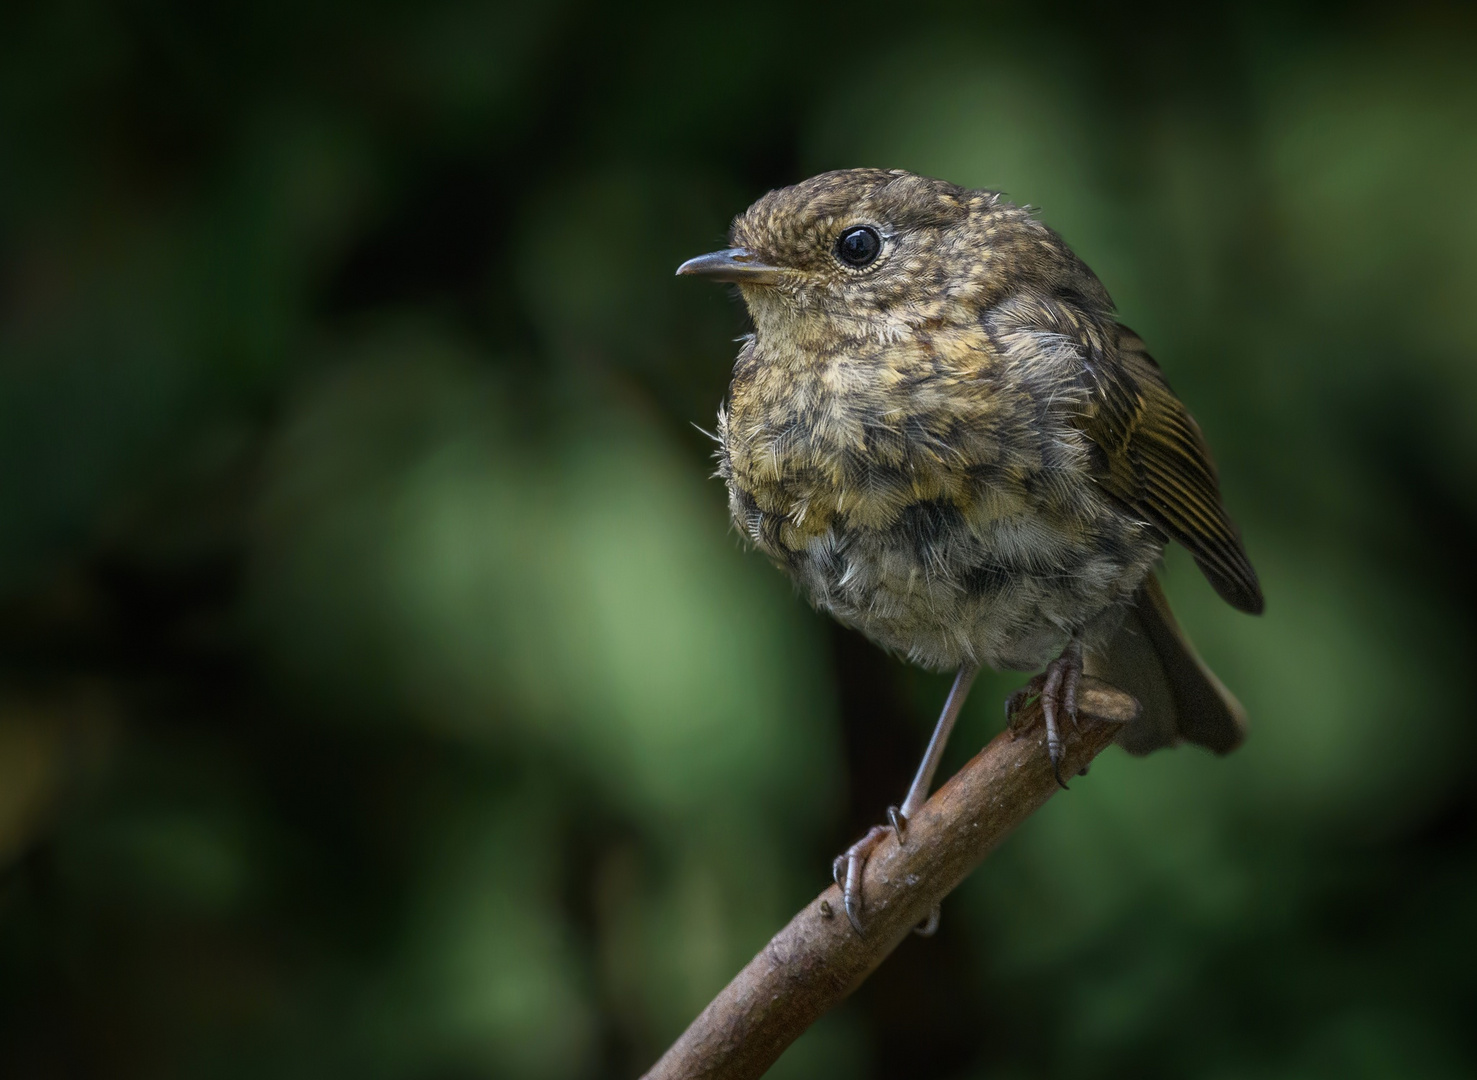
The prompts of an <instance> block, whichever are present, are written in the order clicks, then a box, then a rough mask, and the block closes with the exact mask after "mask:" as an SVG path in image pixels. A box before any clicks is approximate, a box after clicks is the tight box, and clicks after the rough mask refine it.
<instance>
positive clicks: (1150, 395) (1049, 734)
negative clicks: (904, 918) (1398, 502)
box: [677, 169, 1262, 932]
mask: <svg viewBox="0 0 1477 1080" xmlns="http://www.w3.org/2000/svg"><path fill="white" fill-rule="evenodd" d="M730 239H731V243H732V245H733V246H732V247H729V248H727V249H725V250H723V251H715V252H713V253H712V254H709V255H702V256H699V257H698V258H695V259H691V260H689V261H688V262H685V263H683V264H682V266H681V267H680V268H679V269H678V271H677V273H678V274H685V275H693V276H698V277H706V278H711V279H713V280H716V281H725V282H733V283H735V284H737V285H738V287H739V291H740V292H741V293H742V295H743V299H744V303H745V304H746V305H747V307H748V310H749V314H750V316H751V317H752V320H753V324H754V332H753V333H752V334H750V335H748V336H747V337H746V338H745V339H744V340H743V347H742V348H741V349H740V351H739V355H738V360H737V362H736V364H735V366H734V372H733V382H732V385H731V387H730V390H729V397H728V401H727V403H726V405H725V406H724V408H723V409H722V410H720V412H719V415H718V439H719V443H720V447H719V453H718V457H719V472H720V475H721V476H722V477H723V478H724V480H725V481H726V482H727V485H728V495H729V508H730V511H731V513H732V515H733V520H734V521H735V523H736V524H737V526H738V528H739V529H740V530H741V531H742V532H743V534H744V536H746V537H747V538H748V539H749V540H751V541H752V542H753V543H754V544H755V545H756V546H757V547H759V548H760V549H761V550H762V551H763V552H764V553H765V554H766V555H768V556H769V557H770V558H771V559H772V560H773V561H774V562H775V563H776V564H777V565H778V566H779V567H780V568H781V569H783V570H784V571H786V572H787V573H788V574H789V575H790V576H791V577H792V578H793V579H794V580H795V581H796V582H797V583H798V585H799V586H800V588H801V590H802V591H803V592H804V593H805V595H806V596H807V597H808V598H809V600H810V601H811V603H813V604H814V605H815V606H816V607H817V608H819V609H821V610H823V611H826V612H829V613H830V614H831V615H832V616H834V617H835V618H837V619H838V620H840V621H841V622H842V623H844V624H845V625H847V626H850V627H854V628H856V629H857V630H860V631H861V632H862V633H863V634H865V635H866V636H867V637H868V638H870V639H871V640H872V641H874V642H876V643H877V644H878V645H880V646H882V647H883V648H884V649H887V650H890V651H893V652H895V653H898V654H900V655H902V656H905V657H907V658H908V659H909V660H910V661H912V662H914V663H916V664H920V665H922V666H923V667H926V668H929V669H931V670H950V671H955V672H957V675H956V677H955V680H954V685H953V689H952V690H951V691H950V693H949V696H948V699H947V701H946V703H945V705H944V708H943V712H942V714H941V715H940V717H939V720H938V724H937V726H936V728H935V730H934V733H933V737H932V739H931V740H930V742H929V745H928V748H927V750H926V752H925V753H924V757H923V761H922V763H921V764H920V765H919V768H918V772H917V774H916V776H915V777H914V780H913V783H912V786H911V787H910V789H909V790H908V793H907V796H906V797H905V798H904V800H903V802H902V805H901V807H900V808H889V812H888V817H889V824H888V825H887V826H878V827H877V828H874V829H873V830H871V832H869V833H868V834H867V836H866V837H864V838H863V839H862V840H860V841H858V842H857V843H856V844H855V845H853V846H852V847H851V848H850V849H849V850H848V851H847V852H846V853H844V854H843V855H841V856H839V857H838V858H837V860H836V867H835V876H836V879H837V882H838V884H840V885H841V886H842V889H843V893H844V898H845V906H846V912H847V915H848V917H849V918H850V919H851V921H852V924H853V925H854V926H855V927H856V928H857V930H858V932H860V930H861V904H862V897H861V872H862V868H863V866H864V864H865V861H866V858H867V855H868V854H869V853H870V852H871V851H872V850H873V849H874V848H875V847H876V845H877V844H878V843H879V842H880V841H881V840H882V839H883V838H884V837H885V836H886V834H887V831H888V830H889V829H893V830H896V831H897V832H898V834H899V838H900V839H901V836H902V831H903V829H904V828H905V825H906V822H907V819H908V817H909V816H911V815H912V814H914V813H915V812H916V811H917V809H918V808H919V807H920V806H921V805H922V804H923V802H924V801H925V800H926V799H927V797H928V793H929V788H930V785H931V783H932V781H933V775H934V771H935V769H936V768H937V766H938V762H939V758H940V756H941V755H942V753H943V748H944V743H945V741H946V740H947V738H948V735H949V731H950V729H951V728H952V727H953V724H954V721H955V719H956V718H957V716H958V714H959V709H960V707H961V706H962V705H963V703H964V699H965V696H966V695H967V694H968V692H969V686H970V683H971V681H972V680H973V678H974V676H975V673H976V672H977V671H978V670H979V667H980V665H982V664H987V665H989V666H990V667H992V668H995V669H1009V670H1019V671H1034V670H1038V669H1044V670H1042V672H1041V674H1039V675H1037V676H1036V677H1035V678H1034V679H1033V680H1031V682H1029V683H1027V685H1026V686H1025V687H1023V688H1022V689H1021V690H1020V691H1017V693H1016V694H1014V695H1012V697H1011V699H1010V701H1009V702H1007V706H1006V710H1007V715H1008V716H1009V717H1010V718H1011V720H1012V722H1014V717H1015V714H1016V711H1017V709H1018V708H1019V706H1020V705H1021V704H1022V703H1023V702H1024V701H1026V700H1028V698H1029V696H1030V695H1033V694H1039V695H1040V697H1041V705H1042V713H1043V715H1044V720H1045V727H1046V744H1047V751H1048V753H1049V755H1050V758H1051V762H1052V766H1053V769H1054V770H1056V774H1057V781H1058V783H1060V782H1061V772H1060V763H1061V754H1062V736H1061V731H1062V720H1063V718H1064V717H1065V718H1067V719H1070V720H1072V721H1073V722H1075V720H1076V711H1077V689H1078V684H1079V681H1080V679H1081V677H1082V674H1083V672H1084V671H1088V672H1091V673H1094V674H1102V675H1103V676H1104V677H1106V678H1108V679H1109V680H1110V681H1112V682H1114V683H1116V684H1117V685H1119V686H1122V687H1123V688H1124V689H1125V690H1128V691H1129V692H1131V693H1133V694H1134V695H1135V696H1137V697H1138V698H1139V700H1140V702H1141V704H1142V706H1143V712H1142V714H1141V716H1140V718H1139V720H1138V721H1136V722H1135V723H1134V724H1133V725H1131V726H1130V727H1129V728H1128V729H1126V730H1125V732H1124V734H1123V736H1122V738H1121V740H1120V741H1122V742H1123V743H1124V745H1125V746H1126V747H1127V748H1128V749H1129V750H1130V751H1131V752H1134V753H1147V752H1149V751H1150V750H1153V749H1155V748H1157V747H1160V746H1169V745H1173V744H1175V743H1176V742H1178V741H1180V740H1188V741H1190V742H1194V743H1198V744H1200V745H1202V746H1206V747H1208V748H1210V749H1211V750H1214V751H1216V752H1218V753H1225V752H1227V751H1229V750H1231V749H1233V748H1234V747H1235V746H1236V745H1237V744H1238V743H1239V742H1240V741H1241V738H1242V734H1243V731H1244V719H1243V714H1242V711H1241V707H1240V705H1239V704H1238V703H1237V702H1236V700H1235V698H1233V697H1232V696H1231V695H1230V694H1229V693H1228V692H1227V691H1226V689H1225V688H1224V687H1223V686H1222V685H1221V684H1220V682H1219V681H1218V680H1217V679H1216V677H1215V676H1214V675H1213V674H1212V673H1211V672H1210V671H1209V670H1208V669H1207V668H1206V667H1205V666H1204V664H1203V663H1201V662H1200V660H1199V659H1198V657H1196V655H1195V653H1194V650H1193V649H1192V648H1191V646H1190V644H1189V642H1188V641H1187V640H1186V638H1185V637H1184V635H1183V634H1182V633H1181V632H1180V630H1179V628H1178V626H1177V625H1176V623H1175V620H1174V617H1173V615H1171V614H1170V611H1169V608H1168V606H1167V604H1166V603H1165V599H1164V594H1163V592H1162V591H1161V590H1160V588H1159V585H1158V583H1157V582H1156V581H1155V579H1154V576H1153V574H1152V569H1153V567H1154V565H1155V564H1156V563H1157V562H1158V560H1159V559H1160V556H1161V555H1162V553H1163V550H1164V547H1165V545H1166V544H1167V543H1168V542H1169V541H1170V540H1174V541H1177V542H1178V543H1180V544H1182V545H1184V546H1185V547H1186V548H1187V549H1188V550H1189V551H1190V554H1191V555H1193V556H1194V559H1195V562H1196V563H1197V564H1198V565H1199V567H1200V569H1201V571H1203V572H1204V574H1205V576H1206V577H1207V578H1208V579H1209V580H1210V583H1211V585H1212V586H1213V587H1214V588H1215V590H1216V591H1217V592H1218V593H1219V594H1220V595H1221V596H1222V597H1223V598H1224V599H1225V600H1226V601H1227V602H1228V603H1230V604H1231V605H1232V606H1233V607H1235V608H1237V609H1239V610H1241V611H1245V612H1250V613H1253V614H1256V613H1259V612H1260V611H1261V610H1262V593H1261V588H1260V586H1259V585H1258V583H1257V577H1256V572H1255V571H1254V570H1253V569H1252V566H1251V562H1250V561H1249V560H1248V558H1247V556H1246V552H1245V551H1244V550H1243V548H1242V545H1241V541H1240V538H1239V535H1238V533H1237V530H1236V527H1235V525H1233V524H1232V522H1231V519H1230V518H1229V517H1228V516H1227V514H1226V511H1225V508H1224V507H1223V506H1222V504H1221V496H1220V491H1219V488H1218V485H1217V480H1216V472H1215V468H1214V466H1213V465H1212V463H1211V459H1210V453H1209V451H1208V450H1207V448H1206V446H1205V442H1204V440H1203V438H1202V437H1201V434H1200V429H1199V427H1198V426H1197V425H1196V423H1195V421H1194V420H1193V419H1192V418H1191V416H1190V414H1189V412H1188V411H1187V410H1186V408H1185V406H1184V405H1183V404H1182V403H1181V402H1180V400H1179V399H1178V398H1177V397H1176V396H1175V395H1174V392H1173V391H1172V390H1171V389H1170V388H1169V383H1168V382H1167V381H1166V380H1165V378H1164V376H1163V374H1162V373H1161V372H1160V370H1159V367H1158V365H1157V364H1156V363H1155V362H1154V361H1153V359H1152V358H1150V356H1149V354H1148V352H1147V351H1146V350H1145V346H1144V343H1143V342H1142V341H1141V340H1140V339H1139V338H1138V336H1137V335H1136V334H1134V333H1133V331H1131V330H1129V329H1127V328H1126V327H1124V326H1122V325H1121V324H1119V323H1118V321H1117V320H1116V318H1115V317H1114V311H1113V302H1112V300H1111V299H1110V298H1109V296H1108V293H1107V290H1106V289H1104V288H1103V285H1102V283H1101V282H1100V281H1098V279H1097V277H1096V275H1094V274H1093V272H1092V271H1091V270H1089V269H1088V268H1087V266H1086V265H1085V264H1084V263H1083V262H1082V260H1081V259H1079V258H1078V257H1077V256H1076V255H1075V254H1074V253H1073V252H1072V250H1071V249H1070V248H1069V247H1068V246H1067V245H1066V243H1065V242H1064V241H1063V240H1062V238H1061V237H1059V236H1058V235H1057V234H1056V233H1055V232H1053V231H1052V230H1051V229H1049V228H1047V227H1046V226H1045V225H1043V224H1041V223H1040V222H1039V221H1037V220H1036V219H1035V218H1034V217H1032V215H1031V214H1030V213H1029V212H1028V211H1026V210H1024V209H1022V208H1020V207H1018V206H1014V205H1012V204H1011V203H1010V202H1008V201H1006V200H1005V199H1004V198H1002V197H1001V196H1000V195H999V194H998V193H996V192H991V191H969V190H965V189H963V188H960V187H957V186H955V185H953V184H949V183H946V182H944V181H942V180H932V179H928V178H926V177H922V176H915V175H912V174H910V173H907V172H901V171H896V170H893V171H884V170H880V169H849V170H843V171H839V172H829V173H823V174H821V175H819V176H816V177H813V178H811V179H809V180H806V181H804V182H803V183H800V184H796V185H795V186H793V187H788V188H784V189H781V190H779V191H772V192H770V193H769V194H768V195H765V196H764V197H763V198H761V199H760V200H759V201H758V202H756V203H755V204H754V205H753V206H751V207H750V208H749V209H748V210H747V211H745V212H744V214H742V215H741V216H740V217H739V218H738V219H737V220H736V221H735V222H734V224H733V229H732V234H731V238H730ZM1063 786H1065V785H1063Z"/></svg>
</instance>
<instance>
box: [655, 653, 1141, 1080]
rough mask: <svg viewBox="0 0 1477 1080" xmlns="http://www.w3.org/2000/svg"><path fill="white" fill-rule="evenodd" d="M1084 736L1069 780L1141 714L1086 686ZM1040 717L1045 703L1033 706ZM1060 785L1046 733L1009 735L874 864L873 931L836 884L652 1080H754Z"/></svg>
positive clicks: (1072, 739)
mask: <svg viewBox="0 0 1477 1080" xmlns="http://www.w3.org/2000/svg"><path fill="white" fill-rule="evenodd" d="M1079 700H1080V708H1079V712H1080V715H1081V717H1082V724H1081V728H1080V730H1079V731H1077V732H1073V731H1072V728H1071V725H1070V724H1069V725H1068V726H1067V731H1066V732H1064V734H1065V735H1066V736H1067V745H1066V756H1065V758H1064V760H1063V772H1064V773H1065V774H1066V775H1067V776H1072V775H1075V774H1077V773H1080V772H1082V771H1083V770H1085V769H1086V767H1087V764H1088V762H1090V761H1091V760H1092V759H1093V758H1095V757H1096V756H1097V755H1098V754H1099V753H1101V752H1102V751H1103V750H1104V749H1106V747H1107V746H1108V744H1109V743H1111V742H1112V741H1113V738H1114V736H1115V735H1116V734H1117V732H1118V725H1120V724H1124V723H1127V722H1128V721H1129V720H1132V719H1133V717H1134V716H1135V715H1136V714H1137V712H1138V703H1137V702H1136V701H1134V699H1133V698H1131V697H1130V696H1128V695H1127V694H1125V693H1123V691H1121V690H1118V689H1116V688H1114V687H1112V686H1109V685H1108V684H1107V683H1104V682H1100V681H1098V680H1096V679H1093V678H1084V679H1083V680H1082V687H1081V692H1080V698H1079ZM1027 708H1028V709H1031V710H1035V712H1036V716H1035V717H1031V716H1022V719H1023V720H1025V721H1027V722H1028V723H1030V722H1033V721H1034V720H1037V719H1039V713H1040V704H1039V702H1037V703H1033V704H1031V705H1029V706H1028V707H1027ZM1058 790H1059V789H1058V788H1057V783H1056V780H1055V778H1054V777H1053V776H1052V771H1051V763H1050V762H1049V761H1048V760H1047V755H1046V747H1045V740H1044V737H1043V735H1042V734H1041V730H1040V725H1039V724H1037V725H1036V726H1034V727H1030V728H1028V729H1027V730H1026V732H1025V734H1023V735H1021V736H1020V737H1019V738H1016V737H1013V736H1012V734H1011V732H1009V731H1006V732H1002V733H1001V734H1000V735H998V736H996V737H995V739H994V740H992V741H991V742H990V744H989V745H988V746H986V747H985V748H984V749H983V750H981V751H980V752H979V753H978V754H977V755H975V757H974V760H972V761H971V762H970V763H969V764H968V765H966V766H964V768H963V769H961V770H960V771H959V773H958V774H957V775H956V776H955V777H954V778H953V779H951V780H950V781H949V782H948V783H946V784H945V785H944V786H943V787H942V788H940V789H939V790H938V791H937V792H936V793H935V794H934V796H933V798H931V799H929V801H928V802H927V804H925V805H924V807H923V808H922V810H920V811H919V812H918V813H917V814H916V815H915V816H914V817H913V819H912V820H911V821H909V822H908V823H907V828H906V831H905V835H904V837H903V842H902V843H901V844H899V843H898V842H897V840H896V839H895V838H893V837H891V836H889V837H888V839H886V840H885V841H883V843H882V845H881V846H880V847H878V848H877V850H876V851H875V852H873V854H872V856H871V858H870V859H868V860H867V869H866V876H865V879H864V881H863V892H862V895H863V898H864V904H865V906H864V908H863V913H862V917H863V920H864V926H865V929H866V932H865V934H863V935H858V934H857V933H856V931H855V930H853V929H852V928H851V924H850V923H848V922H847V920H846V914H845V912H844V911H843V910H842V907H841V894H840V891H839V890H838V889H837V888H836V887H835V886H834V885H833V886H831V887H830V888H829V889H827V890H826V891H825V892H823V893H821V894H820V896H818V897H816V899H815V900H814V901H812V902H811V903H809V904H807V905H806V906H805V908H804V909H803V910H802V911H801V912H800V913H799V914H798V915H796V916H795V917H794V918H793V919H791V920H790V924H789V925H788V926H786V927H785V928H784V929H783V930H781V931H780V932H779V933H778V934H776V935H775V936H774V939H773V940H771V941H770V943H769V944H768V945H766V946H765V947H764V948H763V949H762V950H761V951H760V953H759V955H758V956H756V957H754V959H753V960H751V961H749V964H748V966H747V967H745V968H744V969H743V971H741V972H739V973H738V975H737V976H735V977H734V980H733V981H732V982H731V983H729V984H728V986H727V987H726V988H724V990H723V992H722V993H720V994H719V995H718V996H717V997H716V998H714V999H713V1001H712V1002H711V1003H710V1004H709V1005H708V1007H707V1008H706V1009H704V1010H703V1011H702V1013H701V1014H700V1015H699V1016H698V1018H697V1019H696V1020H694V1021H693V1022H692V1024H691V1025H690V1026H689V1027H688V1029H687V1030H686V1031H685V1032H684V1033H683V1034H682V1037H681V1038H679V1039H678V1040H677V1041H676V1042H675V1043H673V1044H672V1047H671V1049H669V1050H668V1051H667V1052H666V1053H665V1054H664V1055H662V1059H661V1060H660V1061H658V1062H657V1063H656V1064H655V1065H654V1066H653V1067H652V1069H651V1071H650V1072H648V1073H647V1074H646V1077H645V1080H699V1078H702V1080H720V1078H721V1080H749V1078H752V1077H757V1076H761V1075H763V1073H764V1071H765V1070H766V1069H768V1068H769V1067H770V1065H772V1064H774V1062H775V1059H776V1058H778V1057H779V1056H780V1054H781V1053H782V1052H783V1051H784V1049H785V1048H786V1047H787V1046H789V1045H790V1044H791V1043H792V1042H794V1041H795V1039H797V1038H798V1037H799V1036H800V1034H801V1033H802V1032H803V1031H805V1029H806V1028H808V1027H810V1025H811V1024H813V1023H815V1021H816V1020H817V1019H819V1018H820V1016H821V1015H822V1014H823V1013H825V1012H826V1011H827V1010H828V1009H830V1008H831V1007H832V1006H834V1005H836V1004H837V1003H838V1002H840V1001H841V1000H842V999H843V998H845V997H846V996H847V995H848V994H850V993H851V992H852V991H853V990H855V989H856V987H857V986H858V985H859V984H860V983H861V982H862V980H863V979H865V978H866V977H867V976H868V975H869V974H871V972H872V970H873V969H874V968H876V966H877V965H878V964H880V963H881V962H882V961H883V960H884V959H885V958H886V957H887V955H888V954H889V953H890V952H892V950H893V949H895V948H897V946H898V945H899V943H901V942H902V940H903V938H905V937H906V936H907V935H908V931H910V930H911V929H912V928H913V927H915V926H917V925H918V924H919V923H921V922H922V921H923V920H925V919H926V918H927V917H928V915H929V913H930V912H931V911H932V910H933V908H934V905H935V904H937V903H938V902H939V901H941V900H942V899H943V898H944V897H945V896H947V895H948V894H949V893H950V892H951V891H953V889H954V888H955V887H956V886H957V885H958V884H959V883H960V882H961V881H963V880H964V879H965V877H966V876H968V874H969V872H970V871H971V870H973V869H974V868H975V867H976V866H978V865H979V863H980V861H981V860H982V859H984V857H985V856H986V855H988V854H989V853H990V851H991V850H992V849H993V848H994V847H995V846H996V845H997V844H999V843H1000V841H1001V840H1003V839H1005V837H1006V836H1007V835H1008V834H1009V833H1010V831H1011V830H1012V829H1014V828H1015V827H1016V826H1017V825H1019V824H1020V823H1021V822H1022V821H1024V820H1025V819H1026V818H1028V817H1029V816H1030V815H1031V814H1033V813H1034V812H1035V811H1036V810H1037V809H1038V808H1040V807H1041V806H1042V805H1043V804H1044V803H1045V802H1046V800H1047V799H1049V798H1051V796H1052V795H1054V794H1055V793H1056V792H1057V791H1058Z"/></svg>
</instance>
